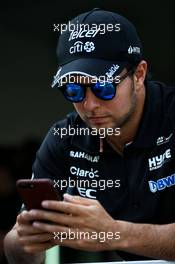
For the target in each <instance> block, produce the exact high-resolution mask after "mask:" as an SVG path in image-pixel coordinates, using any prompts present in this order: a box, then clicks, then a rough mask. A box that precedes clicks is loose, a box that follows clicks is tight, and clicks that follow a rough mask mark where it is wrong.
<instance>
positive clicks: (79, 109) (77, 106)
mask: <svg viewBox="0 0 175 264" xmlns="http://www.w3.org/2000/svg"><path fill="white" fill-rule="evenodd" d="M73 106H74V108H75V110H76V111H77V112H78V113H79V114H80V115H81V113H83V105H82V104H81V103H76V104H75V103H73Z"/></svg>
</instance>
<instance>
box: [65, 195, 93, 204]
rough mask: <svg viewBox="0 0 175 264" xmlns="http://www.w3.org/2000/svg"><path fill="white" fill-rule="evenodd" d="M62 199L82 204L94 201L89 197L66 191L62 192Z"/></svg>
mask: <svg viewBox="0 0 175 264" xmlns="http://www.w3.org/2000/svg"><path fill="white" fill-rule="evenodd" d="M64 201H67V202H70V203H75V204H82V205H87V206H88V205H92V204H94V203H96V200H92V199H89V198H85V197H81V196H78V195H70V194H68V193H65V194H64Z"/></svg>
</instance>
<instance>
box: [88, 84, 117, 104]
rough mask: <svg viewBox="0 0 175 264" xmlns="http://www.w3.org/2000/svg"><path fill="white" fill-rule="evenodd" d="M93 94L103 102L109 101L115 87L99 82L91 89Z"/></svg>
mask: <svg viewBox="0 0 175 264" xmlns="http://www.w3.org/2000/svg"><path fill="white" fill-rule="evenodd" d="M92 89H93V92H94V94H95V95H96V96H97V97H99V98H100V99H103V100H110V99H112V98H114V96H115V92H116V87H115V86H114V85H113V84H112V83H110V82H108V83H107V82H99V83H96V84H95V85H94V87H93V88H92Z"/></svg>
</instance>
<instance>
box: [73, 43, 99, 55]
mask: <svg viewBox="0 0 175 264" xmlns="http://www.w3.org/2000/svg"><path fill="white" fill-rule="evenodd" d="M93 50H95V45H94V43H93V42H92V41H91V42H90V41H87V42H85V43H83V42H82V41H76V42H75V43H74V45H73V46H72V47H70V49H69V53H70V54H73V53H76V52H83V51H86V52H92V51H93Z"/></svg>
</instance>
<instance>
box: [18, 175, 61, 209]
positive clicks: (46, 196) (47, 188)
mask: <svg viewBox="0 0 175 264" xmlns="http://www.w3.org/2000/svg"><path fill="white" fill-rule="evenodd" d="M16 186H17V191H18V193H19V195H20V197H21V199H22V201H23V202H24V204H25V207H26V209H27V210H31V209H43V207H42V206H41V202H42V201H43V200H60V196H59V193H58V191H57V189H56V188H55V187H54V183H53V181H52V180H50V179H36V180H35V179H34V180H29V179H20V180H17V182H16Z"/></svg>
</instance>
